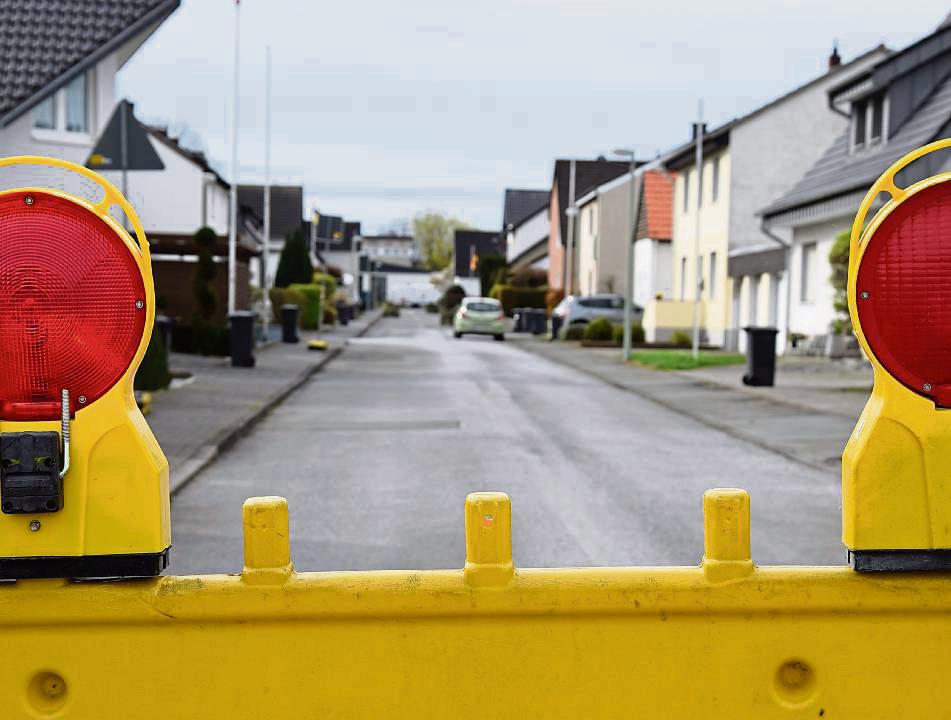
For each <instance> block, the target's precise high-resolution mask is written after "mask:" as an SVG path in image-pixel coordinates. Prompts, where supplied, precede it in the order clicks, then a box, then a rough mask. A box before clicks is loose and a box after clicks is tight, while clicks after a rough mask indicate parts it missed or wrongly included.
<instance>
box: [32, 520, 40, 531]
mask: <svg viewBox="0 0 951 720" xmlns="http://www.w3.org/2000/svg"><path fill="white" fill-rule="evenodd" d="M41 527H42V525H40V521H39V520H30V530H32V531H33V532H36V531H37V530H39V529H40V528H41Z"/></svg>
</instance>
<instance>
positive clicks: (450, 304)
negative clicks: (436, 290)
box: [439, 285, 466, 312]
mask: <svg viewBox="0 0 951 720" xmlns="http://www.w3.org/2000/svg"><path fill="white" fill-rule="evenodd" d="M465 296H466V290H465V288H464V287H462V285H450V286H449V288H447V289H446V292H444V293H443V294H442V297H441V298H439V306H440V307H441V308H442V309H443V310H448V309H450V308H453V312H455V308H457V307H459V306H460V305H461V304H462V299H463V298H464V297H465Z"/></svg>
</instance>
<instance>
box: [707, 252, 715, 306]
mask: <svg viewBox="0 0 951 720" xmlns="http://www.w3.org/2000/svg"><path fill="white" fill-rule="evenodd" d="M709 282H710V291H709V295H708V297H709V298H710V299H711V300H713V298H715V297H716V295H717V254H716V253H715V252H712V253H710V281H709Z"/></svg>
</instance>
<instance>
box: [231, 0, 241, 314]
mask: <svg viewBox="0 0 951 720" xmlns="http://www.w3.org/2000/svg"><path fill="white" fill-rule="evenodd" d="M240 38H241V4H240V2H239V0H235V3H234V98H233V102H234V105H233V109H232V112H231V125H232V128H231V207H230V208H229V209H230V218H229V220H230V222H229V223H228V226H229V227H228V314H229V315H231V314H233V313H234V311H235V305H236V299H237V298H236V296H237V286H238V269H237V267H236V265H237V262H238V87H239V83H238V61H239V60H240V57H241V55H240V48H239V40H240Z"/></svg>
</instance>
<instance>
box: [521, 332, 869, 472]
mask: <svg viewBox="0 0 951 720" xmlns="http://www.w3.org/2000/svg"><path fill="white" fill-rule="evenodd" d="M509 337H510V339H511V340H513V341H514V342H515V343H516V344H517V345H518V346H519V347H521V348H523V349H525V350H528V351H530V352H533V353H536V354H538V355H542V356H543V357H546V358H548V359H550V360H553V361H555V362H559V363H562V364H564V365H568V366H571V367H574V368H576V369H578V370H581V371H583V372H586V373H588V374H589V375H592V376H594V377H597V378H599V379H601V380H603V381H604V382H607V383H609V384H611V385H613V386H615V387H618V388H620V389H623V390H627V391H629V392H632V393H636V394H637V395H640V396H641V397H645V398H647V399H649V400H653V401H654V402H656V403H657V404H659V405H662V406H663V407H666V408H668V409H671V410H675V411H677V412H680V413H683V414H684V415H687V416H689V417H692V418H694V419H695V420H698V421H700V422H702V423H704V424H706V425H708V426H710V427H714V428H717V429H719V430H722V431H723V432H725V433H727V434H729V435H731V436H733V437H737V438H741V439H743V440H746V441H748V442H751V443H754V444H755V445H758V446H759V447H762V448H765V449H768V450H772V451H773V452H777V453H779V454H781V455H784V456H786V457H788V458H790V459H793V460H797V461H799V462H802V463H805V464H807V465H810V466H812V467H815V468H819V469H822V470H826V471H828V472H830V473H834V474H835V475H838V472H839V467H840V458H841V454H842V449H843V448H844V447H845V443H846V441H847V440H848V438H849V435H850V434H851V433H852V429H853V428H854V427H855V423H856V421H857V420H858V416H859V413H860V412H861V410H862V407H864V405H865V401H866V399H867V397H868V390H869V389H870V388H871V370H870V369H868V368H867V367H864V366H856V367H855V368H849V367H848V366H842V365H829V364H825V365H822V364H820V362H819V361H817V360H815V359H807V358H794V359H791V360H790V361H789V362H785V361H784V362H783V363H781V365H780V367H779V368H778V369H777V386H776V387H774V388H748V387H746V386H745V385H743V384H742V382H741V380H740V378H741V376H742V375H743V371H744V368H743V366H742V365H734V366H725V367H719V368H705V369H703V370H691V371H685V372H662V371H657V370H651V369H648V368H642V367H638V366H636V365H631V364H625V363H623V362H622V361H621V352H620V350H619V349H615V348H582V347H580V346H579V345H578V344H576V343H568V342H548V341H547V340H543V339H540V338H534V337H531V336H525V335H510V336H509ZM645 422H650V419H649V418H645ZM741 481H742V478H737V483H740V482H741Z"/></svg>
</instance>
